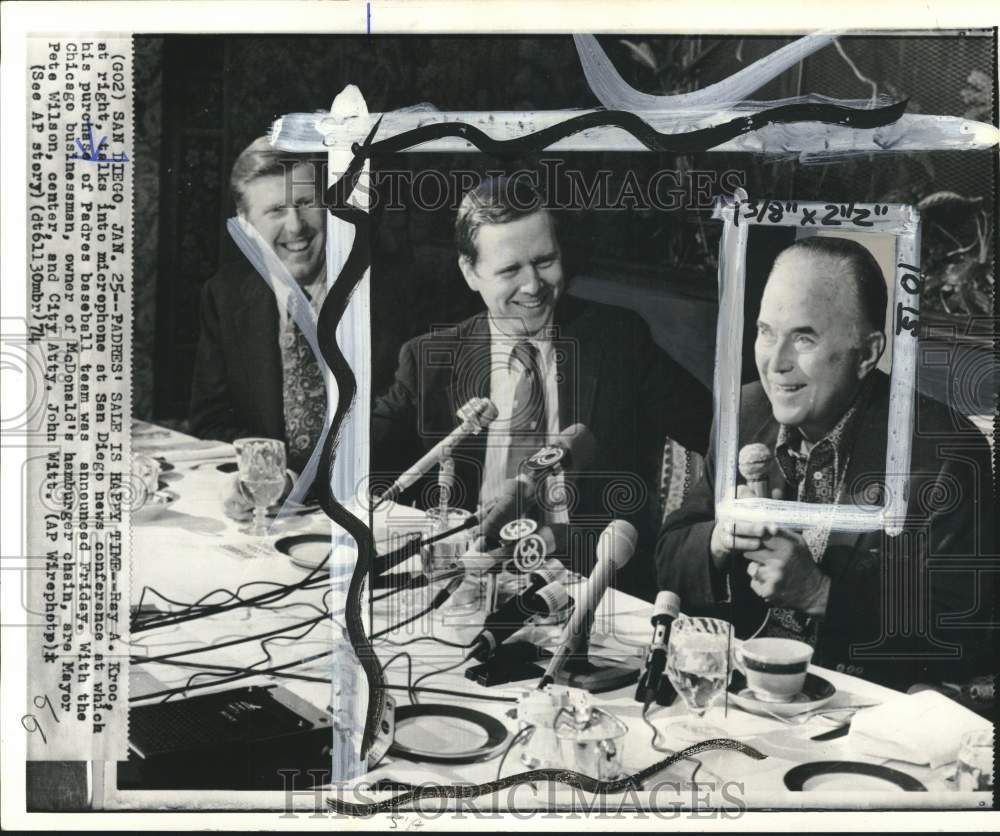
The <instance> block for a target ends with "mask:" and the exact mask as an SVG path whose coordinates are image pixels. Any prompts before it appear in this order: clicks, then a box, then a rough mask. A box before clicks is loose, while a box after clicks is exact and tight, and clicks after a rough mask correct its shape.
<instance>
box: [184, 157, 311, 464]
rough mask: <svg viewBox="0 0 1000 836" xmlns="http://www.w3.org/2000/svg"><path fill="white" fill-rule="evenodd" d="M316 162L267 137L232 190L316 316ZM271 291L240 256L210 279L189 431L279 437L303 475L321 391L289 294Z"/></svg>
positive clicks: (244, 160) (240, 166) (236, 175)
mask: <svg viewBox="0 0 1000 836" xmlns="http://www.w3.org/2000/svg"><path fill="white" fill-rule="evenodd" d="M319 171H320V168H319V167H318V166H317V165H316V163H315V161H313V160H308V159H303V158H301V157H300V158H289V156H288V155H287V154H285V153H283V152H280V151H277V150H276V149H274V148H273V147H272V146H271V145H270V143H269V142H268V140H267V138H266V137H261V138H259V139H257V140H255V141H254V142H252V143H251V144H250V145H249V146H248V147H247V148H246V149H245V150H244V151H243V152H242V153H241V154H240V155H239V157H238V158H237V159H236V162H235V164H234V165H233V171H232V175H231V177H230V188H231V191H232V194H233V199H234V201H235V203H236V208H237V211H238V212H239V214H240V216H241V217H242V218H244V219H245V220H246V221H248V222H249V223H250V225H251V226H252V227H253V228H254V229H255V230H256V231H257V233H258V234H259V235H260V237H261V238H262V239H263V240H264V242H265V243H266V244H267V245H268V246H270V248H271V249H272V250H273V251H274V253H275V255H277V257H278V260H279V261H280V262H281V264H283V265H284V266H285V268H287V270H288V272H289V273H290V274H291V276H292V278H293V279H294V280H295V281H296V282H298V284H299V286H300V287H301V288H302V290H303V291H304V292H305V293H306V296H307V297H308V298H309V300H310V304H311V305H312V307H313V309H314V310H315V311H316V312H317V313H318V311H319V309H320V306H321V305H322V304H323V300H324V298H325V296H326V211H325V209H324V208H323V206H322V205H321V203H320V202H319V201H318V200H317V188H316V183H317V182H321V181H318V180H317V178H318V175H319ZM275 288H276V289H275V291H272V290H271V288H270V287H269V286H268V284H267V282H265V280H264V278H263V277H262V276H261V275H259V274H258V272H257V270H256V269H255V268H254V267H253V266H251V265H249V264H247V263H245V262H243V263H242V264H239V265H234V266H230V267H229V268H227V269H224V270H223V271H221V272H220V273H219V274H218V275H216V276H213V277H212V278H211V279H209V280H208V281H207V282H206V283H205V286H204V288H203V290H202V296H201V334H200V336H199V340H198V350H197V354H196V357H195V367H194V377H193V381H192V389H191V429H192V431H193V432H194V433H195V434H196V435H198V436H201V437H204V438H211V439H218V440H221V441H233V440H234V439H236V438H241V437H247V436H261V437H265V438H276V439H281V440H283V441H284V442H285V443H286V449H287V454H288V455H287V458H288V465H289V467H290V468H291V469H292V470H295V471H297V472H298V471H300V470H301V469H302V466H303V465H304V464H305V462H306V461H307V460H308V457H309V454H310V453H311V451H312V449H313V446H314V445H315V443H316V440H317V439H318V437H319V434H320V432H321V431H322V427H323V418H324V415H325V411H326V391H325V388H324V385H323V377H322V374H321V372H320V369H319V365H318V363H317V361H316V358H315V356H314V355H313V353H312V351H311V350H310V348H309V345H308V343H307V342H306V339H305V337H304V336H303V334H302V332H301V331H300V330H299V328H298V326H296V324H295V323H294V321H293V320H292V318H291V316H289V313H288V293H287V291H284V292H282V291H283V288H282V287H281V286H280V285H278V284H277V283H275Z"/></svg>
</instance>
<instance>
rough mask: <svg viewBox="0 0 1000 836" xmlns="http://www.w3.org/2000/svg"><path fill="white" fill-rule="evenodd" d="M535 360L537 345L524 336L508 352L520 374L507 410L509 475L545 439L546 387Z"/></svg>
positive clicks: (546, 437) (514, 368)
mask: <svg viewBox="0 0 1000 836" xmlns="http://www.w3.org/2000/svg"><path fill="white" fill-rule="evenodd" d="M538 360H539V358H538V348H537V347H536V346H535V345H534V344H533V343H530V342H528V341H527V340H522V341H521V342H519V343H518V344H517V345H515V346H514V349H513V350H512V351H511V353H510V368H511V372H513V373H516V374H518V375H519V376H518V380H517V386H515V388H514V400H513V402H512V404H511V412H510V446H509V448H508V451H507V467H506V476H507V478H508V479H509V478H513V477H514V476H517V472H518V467H519V466H520V464H521V461H522V460H523V459H525V458H526V457H528V456H530V455H532V454H533V453H535V452H537V451H538V450H539V448H541V447H544V446H545V443H546V441H547V440H548V422H547V421H546V419H545V390H544V387H543V385H542V370H541V367H540V366H539V362H538Z"/></svg>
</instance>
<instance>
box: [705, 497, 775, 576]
mask: <svg viewBox="0 0 1000 836" xmlns="http://www.w3.org/2000/svg"><path fill="white" fill-rule="evenodd" d="M772 493H773V494H774V498H775V499H781V490H780V489H777V488H776V489H775V490H774V491H772ZM752 496H754V494H753V493H752V492H751V490H750V488H749V487H748V486H747V485H739V486H737V488H736V498H737V499H747V498H750V497H752ZM776 530H777V529H776V528H775V526H773V525H766V524H763V523H748V522H737V521H735V520H719V521H717V522H716V523H715V528H713V529H712V542H711V550H712V560H713V561H714V562H715V565H716V566H717V567H718V568H719V569H721V568H723V566H724V565H725V563H726V561H727V560H728V558H729V556H730V555H731V554H733V553H734V552H749V551H756V550H758V549H760V548H762V547H763V545H764V541H765V540H766V539H767V538H768V537H770V536H771V535H772V534H774V532H775V531H776Z"/></svg>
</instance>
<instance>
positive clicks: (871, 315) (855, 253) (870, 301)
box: [774, 235, 889, 334]
mask: <svg viewBox="0 0 1000 836" xmlns="http://www.w3.org/2000/svg"><path fill="white" fill-rule="evenodd" d="M791 253H800V254H801V255H803V256H807V257H808V256H812V257H816V256H822V257H824V258H827V259H829V260H830V261H832V262H833V263H834V265H835V266H836V267H837V268H839V269H840V271H842V272H843V273H846V274H847V275H849V276H851V278H853V279H854V292H855V296H856V297H857V300H858V307H859V308H860V309H861V314H862V316H863V317H864V319H865V322H866V323H867V324H868V330H869V331H881V332H882V333H883V334H884V333H885V309H886V305H887V304H888V302H889V294H888V291H887V290H886V286H885V277H884V276H883V274H882V268H881V267H879V265H878V262H877V261H876V260H875V256H873V255H872V254H871V251H870V250H869V249H868V248H867V247H865V246H863V245H862V244H859V243H858V242H857V241H852V240H851V239H849V238H834V237H832V236H827V235H814V236H811V237H809V238H801V239H800V240H798V241H796V242H795V243H794V244H792V245H791V246H790V247H787V248H786V249H784V250H782V251H781V252H780V253H778V258H776V259H775V262H774V263H775V264H777V263H778V261H780V260H781V259H783V258H784V257H785V256H787V255H789V254H791Z"/></svg>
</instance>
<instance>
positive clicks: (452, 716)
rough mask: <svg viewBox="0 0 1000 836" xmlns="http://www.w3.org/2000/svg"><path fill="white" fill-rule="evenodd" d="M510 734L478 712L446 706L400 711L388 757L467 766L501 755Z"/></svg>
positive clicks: (404, 707) (423, 705)
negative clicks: (466, 764) (467, 764)
mask: <svg viewBox="0 0 1000 836" xmlns="http://www.w3.org/2000/svg"><path fill="white" fill-rule="evenodd" d="M509 739H510V732H509V731H507V727H506V726H505V725H504V724H503V723H501V722H500V721H499V720H497V719H496V718H495V717H491V716H490V715H489V714H484V713H483V712H481V711H477V710H476V709H474V708H467V707H466V706H463V705H449V704H444V703H420V704H418V705H401V706H397V707H396V734H395V736H394V739H393V742H392V745H391V746H390V747H389V751H388V754H389V755H390V756H391V757H395V758H406V759H407V760H414V761H426V762H427V763H450V764H465V763H478V762H479V761H485V760H489V759H490V758H494V757H496V756H497V755H499V754H500V752H501V751H502V749H503V748H504V746H506V745H507V741H508V740H509Z"/></svg>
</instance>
